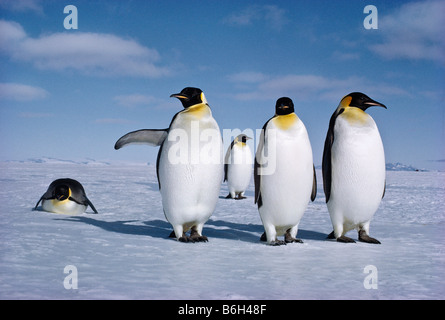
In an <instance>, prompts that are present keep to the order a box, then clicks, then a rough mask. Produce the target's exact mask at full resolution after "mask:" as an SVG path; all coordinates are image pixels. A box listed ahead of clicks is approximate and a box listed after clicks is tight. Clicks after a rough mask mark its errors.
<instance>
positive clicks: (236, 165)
mask: <svg viewBox="0 0 445 320" xmlns="http://www.w3.org/2000/svg"><path fill="white" fill-rule="evenodd" d="M235 148H236V149H238V150H236V149H235ZM239 149H241V150H239ZM252 162H253V160H252V154H251V153H250V149H249V148H247V147H246V146H244V147H242V148H240V147H237V146H234V150H232V157H231V163H230V164H229V166H228V172H227V184H228V187H229V192H244V191H245V190H246V189H247V187H248V186H249V183H250V180H251V178H252Z"/></svg>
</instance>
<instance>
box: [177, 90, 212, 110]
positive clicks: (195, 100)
mask: <svg viewBox="0 0 445 320" xmlns="http://www.w3.org/2000/svg"><path fill="white" fill-rule="evenodd" d="M172 97H175V98H178V99H179V100H180V101H181V103H182V106H183V107H184V108H185V109H186V108H188V107H191V106H194V105H195V104H200V103H207V100H206V98H205V96H204V92H202V90H201V89H199V88H193V87H187V88H184V89H182V91H181V92H180V93H175V94H172V95H171V96H170V98H172Z"/></svg>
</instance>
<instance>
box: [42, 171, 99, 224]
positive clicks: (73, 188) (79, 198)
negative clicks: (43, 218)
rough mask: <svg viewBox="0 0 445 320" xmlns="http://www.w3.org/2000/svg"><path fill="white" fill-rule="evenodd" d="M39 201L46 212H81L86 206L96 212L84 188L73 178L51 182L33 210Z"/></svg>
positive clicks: (74, 213)
mask: <svg viewBox="0 0 445 320" xmlns="http://www.w3.org/2000/svg"><path fill="white" fill-rule="evenodd" d="M40 201H41V202H42V209H43V210H45V211H48V212H54V213H62V214H71V215H76V214H81V213H84V212H85V210H86V209H87V207H88V206H90V207H91V209H92V210H93V211H94V213H97V210H96V208H95V207H94V206H93V204H92V203H91V201H90V200H89V199H88V198H87V195H86V194H85V189H84V188H83V186H82V185H81V184H80V182H78V181H76V180H74V179H69V178H65V179H57V180H54V181H53V182H51V184H50V185H49V187H48V189H47V190H46V192H45V193H44V194H43V195H42V196H41V197H40V199H39V201H37V204H36V206H35V207H34V210H36V209H37V206H38V205H39V203H40Z"/></svg>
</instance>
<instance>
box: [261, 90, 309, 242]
mask: <svg viewBox="0 0 445 320" xmlns="http://www.w3.org/2000/svg"><path fill="white" fill-rule="evenodd" d="M275 110H276V112H275V116H274V117H272V118H271V119H269V120H268V121H267V122H266V124H265V125H264V127H263V130H262V132H261V136H260V141H259V144H258V148H257V152H256V156H255V167H254V177H255V203H257V204H258V211H259V213H260V216H261V220H262V222H263V225H264V229H265V233H266V237H267V242H268V244H270V245H282V244H286V243H290V242H302V241H301V240H299V239H296V238H295V237H296V235H297V232H298V224H299V223H300V219H301V218H302V216H303V214H304V212H305V210H306V208H307V205H308V203H309V201H310V200H312V201H314V199H315V196H316V193H317V181H316V176H315V168H314V164H313V158H312V148H311V144H310V141H309V137H308V134H307V131H306V127H305V126H304V124H303V122H302V121H301V120H300V119H299V118H298V116H297V115H296V114H295V112H294V104H293V102H292V100H291V99H289V98H287V97H283V98H280V99H278V100H277V102H276V106H275ZM283 234H284V236H285V238H284V241H280V240H278V239H277V236H280V235H283ZM261 238H262V239H264V235H263V236H262V237H261Z"/></svg>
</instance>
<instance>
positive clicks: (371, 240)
mask: <svg viewBox="0 0 445 320" xmlns="http://www.w3.org/2000/svg"><path fill="white" fill-rule="evenodd" d="M358 240H359V241H361V242H366V243H375V244H381V242H380V241H379V240H377V239H375V238H371V237H370V236H368V235H367V234H366V232H365V230H360V231H359V232H358Z"/></svg>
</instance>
